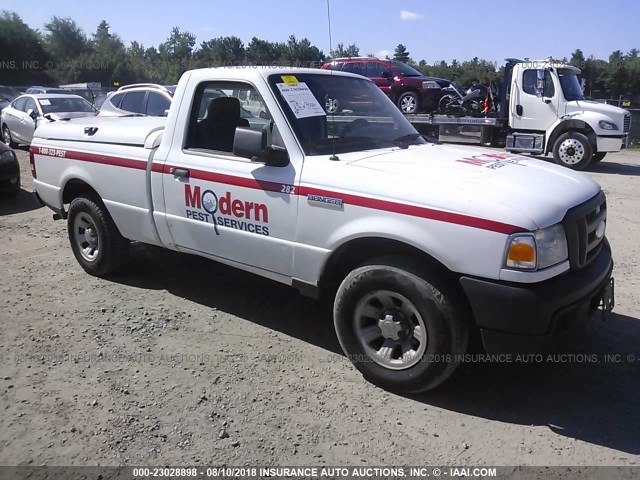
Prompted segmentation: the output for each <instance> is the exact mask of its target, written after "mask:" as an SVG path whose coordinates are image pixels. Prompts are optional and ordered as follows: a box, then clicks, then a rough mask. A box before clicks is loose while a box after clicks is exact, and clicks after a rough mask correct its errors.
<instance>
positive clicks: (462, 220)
mask: <svg viewBox="0 0 640 480" xmlns="http://www.w3.org/2000/svg"><path fill="white" fill-rule="evenodd" d="M34 150H35V152H34V153H39V154H44V153H43V150H45V151H47V148H46V147H37V148H34ZM64 152H65V155H64V158H68V159H72V160H79V161H82V162H91V163H100V164H104V165H113V166H116V167H124V168H134V169H137V170H145V169H146V168H147V162H146V161H144V160H132V159H128V158H120V157H112V156H109V155H101V154H95V153H84V152H74V151H70V150H64ZM173 168H175V167H174V166H172V165H167V164H159V163H154V164H152V165H151V171H153V172H155V173H163V174H167V175H170V174H171V173H172V172H173ZM189 177H190V178H196V179H198V180H205V181H209V182H216V183H222V184H225V185H233V186H236V187H244V188H252V189H255V190H265V191H269V192H280V191H281V188H282V185H283V184H281V183H276V182H268V181H263V180H256V179H253V178H243V177H236V176H234V175H225V174H222V173H213V172H207V171H205V170H196V169H189ZM294 195H303V196H306V195H322V196H326V197H334V198H340V199H341V200H342V201H343V202H344V203H346V204H349V205H354V206H358V207H364V208H371V209H374V210H382V211H385V212H393V213H400V214H402V215H410V216H412V217H419V218H426V219H429V220H436V221H439V222H446V223H454V224H456V225H464V226H466V227H473V228H479V229H482V230H489V231H492V232H498V233H504V234H507V235H510V234H512V233H516V232H521V231H524V230H525V229H524V228H522V227H518V226H516V225H510V224H508V223H502V222H495V221H493V220H487V219H484V218H478V217H472V216H469V215H463V214H460V213H452V212H443V211H442V210H434V209H431V208H426V207H418V206H415V205H407V204H404V203H397V202H391V201H388V200H380V199H377V198H369V197H361V196H359V195H351V194H348V193H342V192H332V191H329V190H320V189H317V188H312V187H304V186H303V187H299V188H298V189H297V191H296V192H295V194H294Z"/></svg>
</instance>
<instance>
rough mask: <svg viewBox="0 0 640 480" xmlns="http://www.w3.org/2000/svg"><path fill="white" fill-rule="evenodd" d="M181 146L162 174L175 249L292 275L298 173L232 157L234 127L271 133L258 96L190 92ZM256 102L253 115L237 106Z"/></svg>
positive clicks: (240, 90) (218, 89)
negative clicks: (184, 136)
mask: <svg viewBox="0 0 640 480" xmlns="http://www.w3.org/2000/svg"><path fill="white" fill-rule="evenodd" d="M195 92H196V93H195V98H194V102H193V105H192V107H191V113H190V117H189V121H188V130H187V133H186V139H185V141H184V144H183V146H182V148H179V147H177V146H175V147H174V148H173V149H172V150H171V153H170V154H169V156H168V158H167V160H166V164H165V165H164V167H163V173H164V174H163V175H162V177H163V180H162V183H163V188H164V198H165V210H166V219H167V224H168V228H169V231H170V233H171V237H172V239H173V242H174V243H175V245H176V247H177V248H178V249H179V250H183V251H187V252H192V253H201V254H206V255H208V256H211V257H213V258H215V259H219V260H222V261H224V260H227V261H230V262H233V263H235V264H236V266H240V267H243V266H244V267H245V268H248V269H250V270H251V269H259V270H260V273H262V274H263V275H265V276H271V277H274V278H276V279H277V277H278V276H279V275H285V276H290V275H291V274H292V265H293V240H294V236H295V228H296V215H297V209H298V205H297V201H296V199H297V197H296V196H295V190H296V188H297V186H298V182H299V174H300V172H299V171H298V170H297V169H296V167H295V166H294V165H293V164H292V163H290V164H289V165H288V166H286V167H274V166H266V165H264V164H263V163H259V162H253V161H251V160H249V159H246V158H241V157H236V156H234V155H233V153H232V150H233V138H234V134H235V129H236V127H239V126H242V127H249V128H253V129H265V130H266V131H267V137H268V138H269V135H270V134H271V132H272V123H271V115H270V114H269V112H268V110H267V108H266V106H264V102H263V101H262V98H261V97H260V95H259V94H258V92H257V90H256V89H255V88H254V87H253V86H252V85H249V84H246V83H243V82H238V81H225V82H219V81H216V82H203V83H201V84H200V85H198V86H197V88H196V90H195ZM248 98H250V99H251V102H252V105H251V107H252V108H253V109H254V110H255V108H256V104H257V103H261V104H262V105H263V106H264V108H263V109H262V110H261V111H260V113H259V114H258V115H254V114H252V113H251V112H250V111H249V110H247V109H245V108H244V107H243V104H242V102H241V100H240V99H244V100H245V101H247V99H248Z"/></svg>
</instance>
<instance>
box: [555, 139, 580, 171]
mask: <svg viewBox="0 0 640 480" xmlns="http://www.w3.org/2000/svg"><path fill="white" fill-rule="evenodd" d="M558 153H559V154H560V159H561V160H562V161H563V162H565V163H568V164H570V165H575V164H576V163H579V162H580V161H581V160H582V159H583V158H584V145H582V143H580V142H579V141H578V140H576V139H574V138H569V139H567V140H565V141H564V142H562V143H561V144H560V148H559V152H558Z"/></svg>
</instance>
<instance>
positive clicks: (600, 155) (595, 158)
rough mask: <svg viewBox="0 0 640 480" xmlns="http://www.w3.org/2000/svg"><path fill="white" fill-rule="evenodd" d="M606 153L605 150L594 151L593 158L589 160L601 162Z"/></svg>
mask: <svg viewBox="0 0 640 480" xmlns="http://www.w3.org/2000/svg"><path fill="white" fill-rule="evenodd" d="M606 155H607V152H596V153H594V154H593V160H591V162H592V163H598V162H601V161H602V159H603V158H604V157H605V156H606Z"/></svg>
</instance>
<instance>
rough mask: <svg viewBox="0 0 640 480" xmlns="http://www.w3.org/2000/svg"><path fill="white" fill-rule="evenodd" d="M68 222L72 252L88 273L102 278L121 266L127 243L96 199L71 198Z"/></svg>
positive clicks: (104, 208)
mask: <svg viewBox="0 0 640 480" xmlns="http://www.w3.org/2000/svg"><path fill="white" fill-rule="evenodd" d="M67 222H68V223H67V230H68V232H69V241H70V242H71V249H72V250H73V254H74V255H75V257H76V260H78V263H79V264H80V266H81V267H82V268H83V269H84V270H85V271H86V272H87V273H89V274H91V275H95V276H97V277H101V276H104V275H108V274H110V273H113V272H115V271H117V270H118V269H119V268H121V267H122V266H123V265H124V263H125V262H126V260H127V256H128V254H129V240H127V239H126V238H124V237H123V236H122V235H120V232H119V231H118V227H116V224H115V223H114V222H113V219H112V218H111V215H109V212H108V211H107V209H106V207H105V206H104V204H103V203H102V200H100V198H99V197H98V196H97V195H91V194H86V195H84V196H79V197H76V198H74V199H73V200H72V202H71V205H70V206H69V216H68V220H67Z"/></svg>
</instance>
